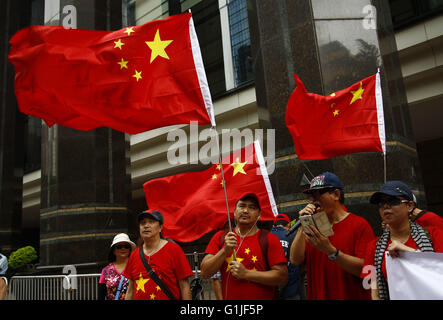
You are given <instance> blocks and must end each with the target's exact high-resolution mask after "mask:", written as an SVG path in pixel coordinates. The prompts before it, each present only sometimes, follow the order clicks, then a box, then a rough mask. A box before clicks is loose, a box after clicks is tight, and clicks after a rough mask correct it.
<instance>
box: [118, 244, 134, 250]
mask: <svg viewBox="0 0 443 320" xmlns="http://www.w3.org/2000/svg"><path fill="white" fill-rule="evenodd" d="M115 248H116V249H118V250H121V249H131V246H130V245H129V244H118V245H116V246H115Z"/></svg>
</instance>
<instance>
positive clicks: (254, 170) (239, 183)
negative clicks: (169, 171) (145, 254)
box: [143, 142, 277, 242]
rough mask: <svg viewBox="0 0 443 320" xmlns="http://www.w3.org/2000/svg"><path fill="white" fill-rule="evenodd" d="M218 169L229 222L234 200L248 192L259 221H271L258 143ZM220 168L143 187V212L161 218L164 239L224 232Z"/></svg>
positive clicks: (185, 239)
mask: <svg viewBox="0 0 443 320" xmlns="http://www.w3.org/2000/svg"><path fill="white" fill-rule="evenodd" d="M222 165H223V173H224V177H225V183H226V190H227V198H228V204H229V210H230V213H231V217H232V216H233V212H234V209H235V203H236V202H237V200H239V199H238V198H239V197H241V196H242V195H243V194H244V193H246V192H252V193H255V194H256V195H257V197H258V198H259V201H260V206H261V218H260V220H274V217H275V216H276V215H277V207H276V205H275V200H274V195H273V193H272V188H271V184H270V181H269V177H268V174H267V170H266V165H265V161H264V158H263V154H262V152H261V148H260V144H259V143H258V142H254V143H252V144H250V145H248V146H246V147H245V148H243V149H241V150H239V151H237V152H234V153H233V154H231V155H230V156H228V157H225V158H223V159H222ZM221 167H222V166H220V164H219V163H217V164H214V165H213V166H211V167H210V168H209V169H206V170H204V171H200V172H189V173H182V174H177V175H173V176H168V177H164V178H160V179H154V180H151V181H148V182H146V183H145V184H144V185H143V189H144V192H145V196H146V201H147V204H148V207H149V208H151V209H155V210H159V211H160V212H161V213H162V214H163V216H164V225H163V231H162V235H163V236H165V237H167V238H171V239H173V240H176V241H180V242H190V241H194V240H197V239H198V238H200V237H201V236H203V235H205V234H206V233H208V232H210V231H212V230H215V229H219V228H222V227H223V225H224V224H225V223H226V222H227V218H228V214H227V209H226V200H225V195H224V188H223V180H222V174H221Z"/></svg>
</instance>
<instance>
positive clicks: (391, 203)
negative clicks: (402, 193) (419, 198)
mask: <svg viewBox="0 0 443 320" xmlns="http://www.w3.org/2000/svg"><path fill="white" fill-rule="evenodd" d="M407 202H409V200H402V199H399V198H386V199H380V201H379V202H378V203H377V206H378V207H379V208H383V207H384V206H385V205H388V206H389V207H393V206H398V205H400V204H401V203H407Z"/></svg>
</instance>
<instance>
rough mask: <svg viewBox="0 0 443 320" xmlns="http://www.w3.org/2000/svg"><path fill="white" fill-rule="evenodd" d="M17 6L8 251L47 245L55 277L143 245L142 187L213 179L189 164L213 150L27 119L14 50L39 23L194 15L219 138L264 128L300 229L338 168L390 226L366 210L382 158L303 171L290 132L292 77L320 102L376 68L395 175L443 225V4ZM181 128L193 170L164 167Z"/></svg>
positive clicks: (350, 190) (6, 106) (4, 144)
mask: <svg viewBox="0 0 443 320" xmlns="http://www.w3.org/2000/svg"><path fill="white" fill-rule="evenodd" d="M14 2H15V1H12V0H8V1H4V2H2V4H1V5H0V12H1V14H2V16H3V17H5V19H3V20H0V21H4V22H2V24H1V30H0V32H1V34H2V36H3V37H4V38H3V39H4V41H2V47H1V52H2V56H3V57H4V59H3V63H2V67H1V68H2V69H1V71H2V80H1V81H2V105H1V112H2V113H1V119H0V120H1V122H0V134H1V135H0V139H1V140H0V143H1V144H0V192H1V194H0V196H1V198H0V250H1V251H2V252H10V251H11V250H15V249H17V248H18V247H20V246H23V245H29V244H30V245H33V246H34V247H36V248H38V251H39V257H40V261H39V262H40V264H41V265H44V266H49V265H63V264H81V263H90V262H95V263H101V262H104V261H105V260H106V256H107V248H108V247H109V245H110V243H111V240H112V237H113V236H114V235H115V234H116V233H118V232H128V233H129V234H130V235H131V238H133V239H134V240H135V239H136V237H137V227H136V225H135V216H136V214H137V213H138V212H139V211H141V210H144V209H146V200H145V197H144V194H143V188H142V185H143V183H144V182H146V181H148V180H150V179H154V178H158V177H163V176H167V175H171V174H176V173H180V172H185V171H196V170H201V169H204V168H205V165H204V164H203V163H201V162H199V161H195V160H193V159H192V150H198V148H199V147H200V146H202V145H203V144H204V143H205V141H204V140H201V139H200V138H199V135H198V134H196V135H192V134H190V130H191V129H190V126H189V125H183V126H174V127H168V128H160V129H156V130H151V131H148V132H144V133H140V134H137V135H128V134H124V133H121V132H117V131H114V130H111V129H108V128H100V129H97V130H93V131H91V132H79V131H77V130H73V129H69V128H64V127H61V126H57V125H55V126H53V127H51V128H48V127H47V126H46V125H45V124H44V123H42V121H41V120H40V119H36V118H33V117H29V116H26V115H23V114H21V113H20V112H19V111H18V109H17V106H16V101H15V97H14V93H13V76H14V73H13V68H12V66H11V65H10V63H9V62H8V61H7V52H8V46H7V40H8V39H9V38H10V37H11V36H12V35H13V34H14V33H15V32H16V31H17V30H19V29H20V28H23V27H25V26H27V25H32V24H46V25H65V26H68V27H72V28H84V29H96V30H116V29H120V28H122V27H126V26H131V25H140V24H143V23H146V22H148V21H152V20H156V19H161V18H164V17H167V16H169V15H173V14H178V13H181V12H187V11H188V10H191V12H192V14H193V19H194V23H195V26H196V31H197V35H198V38H199V42H200V47H201V51H202V56H203V61H204V64H205V70H206V74H207V78H208V82H209V86H210V90H211V95H212V99H213V103H214V109H215V116H216V122H217V129H218V131H219V132H221V131H222V130H223V129H238V130H240V131H241V130H243V129H246V128H248V129H252V130H254V129H262V132H264V133H265V134H264V135H263V143H264V145H265V148H264V153H265V157H267V159H268V163H267V165H268V167H269V168H271V167H272V168H273V169H272V172H273V173H272V174H271V175H270V178H271V181H272V186H273V192H274V196H275V200H276V202H277V205H278V208H279V211H280V212H282V213H286V214H288V215H289V216H290V217H291V218H296V217H297V215H298V211H299V210H300V209H301V208H302V207H303V206H304V205H305V204H306V203H307V200H306V198H305V197H304V196H303V195H302V194H301V190H302V189H304V187H305V185H306V183H307V181H309V179H310V178H312V175H317V174H320V173H321V172H324V171H332V172H335V173H336V174H337V175H338V176H339V177H340V178H341V179H342V182H343V184H344V186H345V194H346V197H345V199H346V206H347V208H348V209H349V210H350V211H351V212H354V213H356V214H358V215H361V216H363V217H364V218H366V219H367V220H368V221H369V222H370V224H371V225H372V227H373V228H374V231H375V233H379V231H380V218H379V217H378V214H377V212H376V211H375V210H374V208H373V207H371V206H370V205H369V204H368V199H369V196H370V195H371V194H372V193H373V192H374V191H376V190H378V188H379V187H380V185H381V184H382V183H383V171H384V170H383V165H384V164H383V157H382V156H381V155H380V154H377V153H361V154H352V155H345V156H340V157H335V158H332V159H327V160H321V161H302V160H300V159H298V158H297V155H296V153H295V149H294V146H293V143H292V139H291V137H290V134H289V132H288V130H287V129H286V126H285V122H284V118H285V117H284V115H285V109H286V104H287V101H288V99H289V96H290V94H291V93H292V91H293V90H294V88H295V81H294V79H293V74H294V73H297V74H298V75H299V77H300V78H301V79H302V80H303V82H304V83H305V85H306V87H307V90H308V91H309V92H314V93H318V94H323V95H328V94H330V93H331V92H334V91H337V90H340V89H343V88H346V87H348V86H349V85H351V84H353V83H355V82H357V81H359V80H361V79H363V78H365V77H367V76H370V75H372V74H374V73H375V72H376V71H377V69H378V68H379V69H380V71H381V78H382V89H383V100H384V107H385V120H386V136H387V178H388V180H394V179H398V180H403V181H405V182H406V183H408V184H409V185H410V186H411V187H412V189H413V191H414V193H415V194H416V196H417V198H418V200H419V206H420V207H427V208H428V209H429V210H433V211H435V212H437V213H440V214H443V182H442V181H443V161H442V160H443V127H442V126H441V125H440V120H443V108H442V107H441V106H442V102H443V76H442V62H443V15H442V12H443V2H442V1H441V0H440V1H438V0H426V1H418V0H408V1H403V0H402V1H398V0H392V1H381V0H380V1H378V0H373V1H370V0H358V1H352V2H350V1H344V0H307V1H305V0H303V1H298V0H296V1H283V0H278V1H275V0H184V1H183V0H181V1H180V0H169V1H167V0H119V1H115V0H110V1H98V0H96V1H86V0H77V1H75V0H71V1H68V0H46V1H44V0H27V1H26V5H23V6H20V7H18V6H17V5H16V4H15V3H14ZM91 2H93V3H94V5H91ZM6 17H7V19H6ZM175 129H182V130H185V131H186V132H188V133H189V134H188V140H187V148H188V151H189V154H190V157H189V161H188V162H187V163H179V164H171V163H170V162H169V161H168V159H167V158H168V157H167V155H168V151H169V150H170V147H171V145H173V144H174V143H176V141H174V139H173V138H171V137H174V134H173V132H174V130H175ZM201 129H204V128H199V130H201ZM257 132H260V130H259V131H257ZM267 132H270V133H271V134H270V135H268V134H267ZM253 138H260V137H257V136H256V137H245V138H244V139H243V143H242V144H243V145H246V144H249V143H251V142H252V140H251V139H253ZM273 139H275V143H273V142H274V140H273ZM270 140H272V141H270ZM267 146H270V147H269V148H267ZM232 148H234V146H226V150H228V149H232ZM273 160H275V161H273ZM263 226H266V224H264V225H263ZM210 236H211V234H209V235H206V236H204V237H203V238H202V239H200V240H199V241H196V242H194V243H186V244H182V246H183V248H184V249H185V251H186V252H193V251H199V252H202V251H203V250H204V248H205V246H206V243H207V241H208V240H209V237H210Z"/></svg>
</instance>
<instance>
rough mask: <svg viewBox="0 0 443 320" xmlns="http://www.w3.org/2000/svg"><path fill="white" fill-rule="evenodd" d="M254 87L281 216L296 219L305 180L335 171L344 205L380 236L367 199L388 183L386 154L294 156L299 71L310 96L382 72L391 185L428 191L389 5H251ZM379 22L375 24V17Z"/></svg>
mask: <svg viewBox="0 0 443 320" xmlns="http://www.w3.org/2000/svg"><path fill="white" fill-rule="evenodd" d="M248 16H249V24H250V31H251V42H252V48H253V61H254V73H255V86H256V95H257V104H258V107H259V108H260V109H262V110H264V111H265V112H260V113H259V114H260V115H261V119H260V121H261V125H262V127H271V128H274V129H275V130H276V133H275V134H276V170H275V173H274V174H273V175H272V176H271V179H272V183H273V189H274V192H275V195H276V201H277V203H278V204H279V211H280V212H282V213H286V214H289V215H290V216H291V217H292V218H294V217H297V215H298V211H299V210H300V209H301V208H302V207H304V205H305V204H306V199H305V197H304V195H303V194H302V193H301V191H302V190H303V189H304V188H305V187H306V182H307V179H305V176H306V177H307V178H308V179H309V180H310V179H311V178H312V176H313V175H314V176H315V175H318V174H320V173H322V172H324V171H331V172H334V173H336V174H337V175H338V176H339V177H340V179H341V180H342V182H343V184H344V186H345V190H344V191H345V194H346V198H345V199H346V200H345V205H346V206H347V208H348V209H349V211H351V212H354V213H356V214H358V215H360V216H363V217H365V218H366V219H367V220H368V221H369V223H370V224H371V225H372V227H373V228H374V231H375V232H376V233H378V232H380V218H379V217H378V213H377V210H376V209H375V208H374V207H372V206H371V205H370V204H369V202H368V199H369V196H370V195H371V194H372V193H373V192H374V191H376V190H378V188H379V187H380V185H381V184H382V183H383V182H384V181H383V179H384V177H383V176H384V174H383V173H384V171H383V168H384V166H383V157H382V155H381V154H379V153H358V154H351V155H344V156H339V157H334V158H331V159H326V160H311V161H303V160H300V159H298V158H297V156H296V153H295V149H294V144H293V142H292V138H291V136H290V133H289V131H288V130H287V128H286V125H285V111H286V104H287V102H288V99H289V96H290V95H291V93H292V91H293V90H294V89H295V81H294V79H293V74H294V73H297V74H298V76H299V77H300V79H301V80H302V81H303V82H304V83H305V85H306V88H307V90H308V91H309V92H313V93H317V94H322V95H328V94H330V93H332V92H334V91H337V90H340V89H344V88H346V87H348V86H350V85H351V84H353V83H355V82H358V81H359V80H361V79H363V78H366V77H368V76H370V75H372V74H374V73H375V72H377V68H380V70H381V80H382V91H383V101H384V109H385V111H384V112H385V121H386V135H387V180H394V179H395V180H397V179H398V180H403V181H405V182H406V183H407V184H409V185H410V186H411V187H412V188H413V190H414V192H415V193H416V194H417V193H420V195H422V194H423V186H422V182H421V173H420V165H419V161H418V157H417V152H416V147H415V143H414V140H413V135H412V130H411V121H410V117H409V112H408V106H407V103H406V94H405V90H404V86H403V82H402V77H401V70H400V64H399V61H398V55H397V50H396V44H395V39H394V32H393V29H392V22H391V17H390V12H389V6H388V5H387V4H386V3H384V1H373V3H371V1H369V0H359V1H332V0H311V1H304V0H293V1H285V0H249V1H248ZM375 17H376V20H371V18H375Z"/></svg>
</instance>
